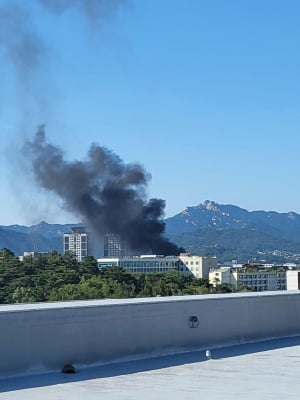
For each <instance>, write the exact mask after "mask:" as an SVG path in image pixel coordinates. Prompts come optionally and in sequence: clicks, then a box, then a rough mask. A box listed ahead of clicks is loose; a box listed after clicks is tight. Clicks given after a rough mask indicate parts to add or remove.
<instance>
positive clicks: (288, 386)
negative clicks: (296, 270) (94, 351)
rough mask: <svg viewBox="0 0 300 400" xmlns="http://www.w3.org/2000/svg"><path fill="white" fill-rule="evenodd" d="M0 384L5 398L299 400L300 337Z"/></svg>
mask: <svg viewBox="0 0 300 400" xmlns="http://www.w3.org/2000/svg"><path fill="white" fill-rule="evenodd" d="M211 354H212V359H210V360H206V358H205V350H195V351H192V352H186V353H180V354H173V355H161V356H157V357H152V358H147V359H139V360H129V361H122V362H116V363H111V364H106V365H98V366H94V367H90V368H83V367H82V368H80V367H79V366H78V372H77V373H76V374H72V375H70V374H61V373H60V372H53V373H47V374H43V375H27V376H23V377H22V376H19V377H14V378H7V379H4V380H0V399H1V400H2V399H5V400H18V399H22V400H27V399H28V400H29V399H30V400H34V399H39V400H40V399H42V400H50V399H51V400H52V399H55V400H60V399H72V400H96V399H97V400H99V399H105V400H120V399H121V400H123V399H130V400H135V399H136V400H141V399H143V400H150V399H153V400H154V399H155V400H157V399H167V398H171V399H172V400H177V399H178V400H179V399H180V400H183V399H190V400H193V399H195V400H196V399H197V400H199V399H209V400H215V399H218V400H219V399H222V400H224V399H225V400H226V399H255V400H257V399H264V400H268V399H270V400H271V399H272V400H274V399H280V400H282V399H299V392H300V379H299V372H300V336H297V337H292V338H283V339H273V340H266V341H263V342H257V343H251V344H243V345H238V346H231V347H224V348H218V349H211Z"/></svg>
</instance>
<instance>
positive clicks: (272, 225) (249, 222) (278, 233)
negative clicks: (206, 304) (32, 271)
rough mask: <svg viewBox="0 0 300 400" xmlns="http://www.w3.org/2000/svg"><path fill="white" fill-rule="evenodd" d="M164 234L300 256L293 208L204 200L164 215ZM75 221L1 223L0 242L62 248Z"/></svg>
mask: <svg viewBox="0 0 300 400" xmlns="http://www.w3.org/2000/svg"><path fill="white" fill-rule="evenodd" d="M165 222H166V236H168V237H169V238H171V240H172V241H174V242H175V243H176V244H177V245H179V246H183V247H185V249H186V250H187V251H190V252H192V253H194V254H201V255H216V256H218V258H219V259H220V260H221V261H230V260H231V259H236V260H238V261H240V262H247V261H248V260H252V261H253V260H266V261H278V262H286V261H293V262H295V261H296V262H297V261H299V262H300V215H299V214H297V213H294V212H289V213H278V212H275V211H247V210H245V209H242V208H240V207H238V206H234V205H222V204H218V203H216V202H214V201H208V200H206V201H205V202H204V203H202V204H199V205H197V206H194V207H187V208H186V209H185V210H183V211H182V212H181V213H179V214H177V215H175V216H173V217H171V218H167V219H166V220H165ZM74 225H76V224H66V225H60V224H47V223H46V222H41V223H40V224H38V225H33V226H30V227H27V226H21V225H11V226H0V248H3V247H7V248H9V249H10V250H12V251H14V252H15V253H16V254H22V253H23V252H24V251H33V250H35V251H49V250H52V249H54V250H57V251H59V252H61V251H62V235H63V233H64V232H69V230H70V227H71V226H74Z"/></svg>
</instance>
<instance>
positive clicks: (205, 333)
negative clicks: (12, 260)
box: [0, 291, 300, 376]
mask: <svg viewBox="0 0 300 400" xmlns="http://www.w3.org/2000/svg"><path fill="white" fill-rule="evenodd" d="M191 317H196V322H191ZM0 326H1V330H0V352H1V353H0V354H1V359H0V374H1V376H4V375H11V374H17V373H27V372H30V371H31V372H34V371H44V370H60V369H61V367H62V366H63V365H64V364H68V363H71V364H75V365H80V364H84V365H88V364H92V363H99V362H107V361H112V360H116V359H120V358H122V357H129V356H133V357H134V356H138V355H141V354H145V355H146V354H148V355H151V354H159V352H165V351H171V350H174V351H180V350H183V349H185V350H186V349H193V348H205V347H216V346H226V345H230V344H239V343H245V342H251V341H257V340H263V339H268V338H276V337H286V336H295V335H298V334H300V292H298V291H297V292H286V291H284V292H267V293H245V294H226V295H207V296H183V297H160V298H150V299H126V300H95V301H74V302H59V303H42V304H24V305H8V306H1V307H0Z"/></svg>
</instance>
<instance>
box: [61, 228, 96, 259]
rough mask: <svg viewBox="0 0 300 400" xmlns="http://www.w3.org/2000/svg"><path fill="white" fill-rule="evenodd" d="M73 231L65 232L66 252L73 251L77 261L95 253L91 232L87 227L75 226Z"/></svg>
mask: <svg viewBox="0 0 300 400" xmlns="http://www.w3.org/2000/svg"><path fill="white" fill-rule="evenodd" d="M71 230H72V232H71V233H64V254H65V253H68V252H71V253H74V254H75V256H76V259H77V261H79V262H80V261H83V260H84V258H85V257H86V256H89V255H93V246H92V241H91V237H90V234H89V233H88V232H87V230H86V228H85V227H73V228H71Z"/></svg>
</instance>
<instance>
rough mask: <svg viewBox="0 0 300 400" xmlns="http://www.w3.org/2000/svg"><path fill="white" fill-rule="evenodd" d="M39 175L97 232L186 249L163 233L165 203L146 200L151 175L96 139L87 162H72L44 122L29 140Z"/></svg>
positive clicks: (154, 248) (138, 244)
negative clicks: (48, 135)
mask: <svg viewBox="0 0 300 400" xmlns="http://www.w3.org/2000/svg"><path fill="white" fill-rule="evenodd" d="M24 154H26V156H28V157H30V160H31V162H32V168H33V172H34V175H35V178H36V180H37V181H38V183H39V185H41V186H42V187H43V188H45V189H48V190H50V191H52V192H54V193H56V194H57V195H58V196H59V197H60V198H61V199H62V200H63V202H64V205H65V207H66V208H67V209H68V210H70V211H71V212H75V213H76V214H79V215H80V216H81V217H82V218H83V220H84V222H85V223H87V224H88V225H89V226H90V228H91V229H92V230H93V231H95V232H96V233H98V234H99V235H101V234H105V233H115V234H119V235H120V236H121V237H122V238H124V239H125V240H126V241H127V242H128V244H129V246H130V248H131V249H132V250H136V251H139V252H141V251H142V252H149V251H151V252H153V253H155V254H165V255H177V254H179V253H180V252H182V251H184V249H182V248H178V247H177V246H176V245H175V244H173V243H171V242H170V241H169V240H167V239H166V238H164V237H163V236H162V235H163V233H164V229H165V223H164V221H163V214H164V208H165V202H164V201H163V200H160V199H150V200H149V201H147V199H146V194H145V189H146V185H147V183H148V180H149V179H150V177H149V175H148V174H147V172H146V171H145V170H144V168H143V167H142V166H141V165H139V164H125V163H124V162H123V161H122V160H121V159H120V158H119V157H118V156H117V155H116V154H114V153H113V152H112V151H110V150H108V149H107V148H105V147H101V146H98V145H96V144H93V145H92V146H91V148H90V150H89V152H88V157H87V160H86V161H74V162H68V161H66V160H64V157H63V152H62V151H61V150H60V149H59V148H58V147H55V146H53V145H52V144H50V143H48V141H47V139H46V136H45V131H44V128H43V127H40V128H39V129H38V131H37V133H36V135H35V137H34V139H33V140H32V141H28V142H27V143H26V145H25V151H24Z"/></svg>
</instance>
